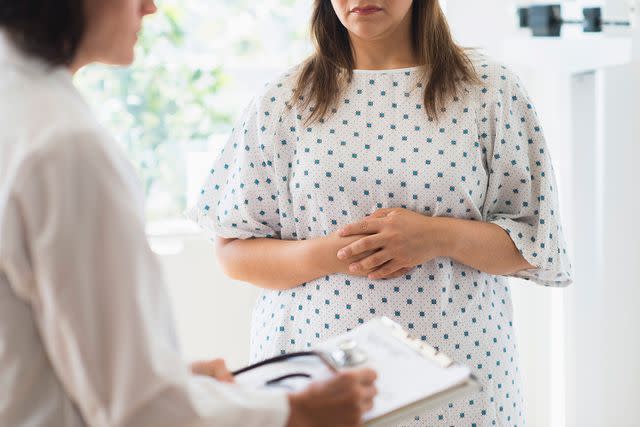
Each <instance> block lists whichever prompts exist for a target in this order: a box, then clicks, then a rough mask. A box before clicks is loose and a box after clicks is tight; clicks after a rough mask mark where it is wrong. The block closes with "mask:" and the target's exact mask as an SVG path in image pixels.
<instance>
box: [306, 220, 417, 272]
mask: <svg viewBox="0 0 640 427" xmlns="http://www.w3.org/2000/svg"><path fill="white" fill-rule="evenodd" d="M363 237H368V235H366V234H363V235H353V236H348V237H343V236H341V235H340V232H339V231H335V232H333V233H331V234H329V235H328V236H326V237H324V238H321V239H320V241H319V243H318V245H316V246H315V250H314V253H313V255H312V256H313V258H314V259H316V260H318V262H321V263H323V264H324V265H325V266H326V269H327V270H328V271H330V272H331V273H332V274H337V273H341V274H347V275H351V276H359V277H367V276H368V275H369V274H370V273H371V272H372V271H373V270H371V271H358V272H357V273H354V272H351V271H349V266H350V265H351V264H352V263H354V262H358V261H360V260H362V259H365V258H367V257H368V256H369V255H371V254H373V253H374V252H375V251H369V252H365V253H361V254H358V255H357V256H355V257H351V258H347V259H343V260H340V259H338V251H339V250H340V249H342V248H344V247H345V246H347V245H350V244H351V243H353V242H356V241H358V240H360V239H362V238H363ZM409 271H410V269H402V270H400V271H397V272H395V273H394V274H393V275H390V276H388V277H387V279H390V278H394V277H400V276H403V275H404V274H406V273H407V272H409Z"/></svg>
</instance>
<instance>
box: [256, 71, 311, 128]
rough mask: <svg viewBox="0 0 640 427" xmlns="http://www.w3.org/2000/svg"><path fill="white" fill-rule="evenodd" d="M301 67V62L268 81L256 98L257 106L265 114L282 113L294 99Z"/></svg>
mask: <svg viewBox="0 0 640 427" xmlns="http://www.w3.org/2000/svg"><path fill="white" fill-rule="evenodd" d="M300 67H301V65H300V64H298V65H295V66H293V67H291V68H289V69H288V70H286V71H284V72H282V73H280V74H279V75H278V76H277V77H275V78H274V79H272V80H270V81H269V82H267V83H266V84H265V85H264V87H263V89H262V90H261V91H260V92H259V93H258V95H257V96H256V97H255V98H254V105H255V107H256V108H257V109H258V110H259V111H260V112H262V113H263V114H264V113H267V112H268V113H269V114H270V115H272V114H274V112H275V113H279V114H277V115H278V116H280V115H282V114H283V112H284V111H285V110H287V109H288V108H287V107H288V106H289V105H291V103H292V101H293V94H294V92H295V88H296V84H297V79H298V72H299V70H300Z"/></svg>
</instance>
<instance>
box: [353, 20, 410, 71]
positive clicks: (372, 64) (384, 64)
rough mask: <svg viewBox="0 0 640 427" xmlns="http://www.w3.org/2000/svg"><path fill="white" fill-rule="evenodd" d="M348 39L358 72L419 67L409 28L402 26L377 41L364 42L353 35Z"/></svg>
mask: <svg viewBox="0 0 640 427" xmlns="http://www.w3.org/2000/svg"><path fill="white" fill-rule="evenodd" d="M350 38H351V46H352V48H353V53H354V60H355V68H356V69H358V70H390V69H395V68H408V67H414V66H417V65H420V64H418V61H417V57H416V53H415V51H414V49H413V42H412V40H411V28H410V27H409V26H402V27H401V28H398V29H397V30H396V31H395V33H393V34H390V35H388V36H385V37H382V38H380V39H377V40H364V39H361V38H358V37H357V36H356V35H354V34H351V35H350Z"/></svg>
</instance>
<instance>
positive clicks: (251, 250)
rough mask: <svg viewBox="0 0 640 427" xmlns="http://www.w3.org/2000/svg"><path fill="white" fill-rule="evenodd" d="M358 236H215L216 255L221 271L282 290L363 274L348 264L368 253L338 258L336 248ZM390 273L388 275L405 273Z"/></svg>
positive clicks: (239, 278)
mask: <svg viewBox="0 0 640 427" xmlns="http://www.w3.org/2000/svg"><path fill="white" fill-rule="evenodd" d="M362 237H364V236H362V235H353V236H349V237H341V236H340V235H338V233H333V234H330V235H328V236H326V237H318V238H315V239H310V240H279V239H248V240H241V239H223V238H221V237H218V238H217V239H216V255H217V258H218V262H219V263H220V265H221V266H222V269H223V270H224V272H225V274H226V275H227V276H229V277H231V278H232V279H235V280H241V281H243V282H248V283H251V284H254V285H256V286H259V287H261V288H265V289H272V290H285V289H291V288H295V287H296V286H299V285H300V284H302V283H305V282H309V281H311V280H314V279H317V278H319V277H323V276H327V275H330V274H337V273H344V274H352V275H359V276H366V275H367V274H368V273H370V271H368V270H363V271H362V272H360V273H349V265H350V264H352V263H354V262H357V261H359V260H361V259H363V258H364V257H366V256H369V255H371V254H372V252H370V251H365V252H363V253H362V254H359V255H357V256H353V257H348V258H345V259H343V260H340V259H338V257H337V256H336V254H337V253H338V250H339V249H340V248H342V247H344V246H347V245H349V244H351V243H353V242H355V241H357V240H358V239H360V238H362ZM406 271H407V270H406V269H402V270H400V271H396V272H393V273H395V274H393V275H392V276H390V277H393V276H395V275H400V274H403V273H404V272H406Z"/></svg>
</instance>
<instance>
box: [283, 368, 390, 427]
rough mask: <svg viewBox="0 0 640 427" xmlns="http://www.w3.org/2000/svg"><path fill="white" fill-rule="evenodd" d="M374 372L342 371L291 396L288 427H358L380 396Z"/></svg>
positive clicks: (368, 370)
mask: <svg viewBox="0 0 640 427" xmlns="http://www.w3.org/2000/svg"><path fill="white" fill-rule="evenodd" d="M376 377H377V376H376V373H375V372H374V371H373V370H371V369H360V370H354V371H348V372H341V373H339V374H338V375H337V376H336V377H334V378H332V379H331V380H328V381H326V382H322V383H314V384H311V385H310V386H309V387H308V388H307V389H305V390H303V391H301V392H299V393H294V394H291V395H289V404H290V415H289V422H288V423H287V427H326V426H332V427H358V426H361V425H362V415H363V414H364V413H366V412H367V411H369V410H370V409H371V408H373V399H374V397H375V396H376V394H377V393H378V391H377V389H376V387H375V385H374V383H375V380H376Z"/></svg>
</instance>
